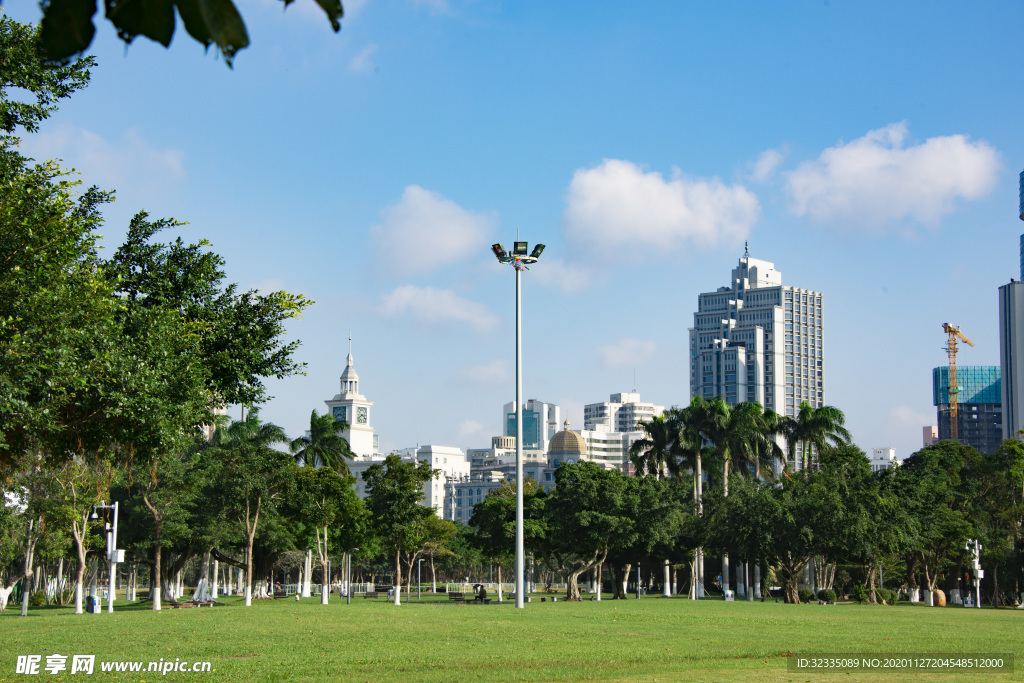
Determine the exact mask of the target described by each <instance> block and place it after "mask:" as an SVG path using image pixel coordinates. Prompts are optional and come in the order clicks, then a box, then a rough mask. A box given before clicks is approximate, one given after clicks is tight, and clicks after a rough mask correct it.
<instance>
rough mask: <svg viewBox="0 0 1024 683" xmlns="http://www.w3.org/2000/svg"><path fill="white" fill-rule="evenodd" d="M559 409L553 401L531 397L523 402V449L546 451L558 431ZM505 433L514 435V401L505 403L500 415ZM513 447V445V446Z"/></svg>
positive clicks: (505, 434)
mask: <svg viewBox="0 0 1024 683" xmlns="http://www.w3.org/2000/svg"><path fill="white" fill-rule="evenodd" d="M560 417H561V409H560V408H559V407H558V406H556V405H555V404H554V403H545V402H544V401H538V400H537V399H535V398H531V399H530V400H529V401H527V402H526V403H524V404H523V450H534V451H543V452H545V453H546V452H547V450H548V443H550V441H551V437H553V436H554V435H555V433H556V432H557V431H558V426H559V418H560ZM501 422H502V424H503V425H504V430H505V433H504V434H503V436H512V437H514V436H515V435H516V402H515V401H512V402H511V403H506V404H505V410H504V413H503V415H502V421H501ZM513 447H514V446H513Z"/></svg>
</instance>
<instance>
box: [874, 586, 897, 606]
mask: <svg viewBox="0 0 1024 683" xmlns="http://www.w3.org/2000/svg"><path fill="white" fill-rule="evenodd" d="M875 593H877V594H878V599H879V601H882V600H884V601H885V604H887V605H895V604H896V591H894V590H892V589H890V588H876V589H875Z"/></svg>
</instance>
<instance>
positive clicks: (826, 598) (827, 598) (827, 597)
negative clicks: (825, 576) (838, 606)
mask: <svg viewBox="0 0 1024 683" xmlns="http://www.w3.org/2000/svg"><path fill="white" fill-rule="evenodd" d="M818 599H819V600H821V601H822V602H835V601H836V592H835V591H834V590H832V589H831V588H823V589H822V590H820V591H818Z"/></svg>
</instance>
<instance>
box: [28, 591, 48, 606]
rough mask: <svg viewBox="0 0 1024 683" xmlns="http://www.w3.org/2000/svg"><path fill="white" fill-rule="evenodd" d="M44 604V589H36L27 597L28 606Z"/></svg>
mask: <svg viewBox="0 0 1024 683" xmlns="http://www.w3.org/2000/svg"><path fill="white" fill-rule="evenodd" d="M45 604H46V593H45V592H44V591H36V592H35V593H33V594H32V595H31V597H29V599H28V605H29V607H42V606H43V605H45Z"/></svg>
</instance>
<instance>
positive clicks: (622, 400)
mask: <svg viewBox="0 0 1024 683" xmlns="http://www.w3.org/2000/svg"><path fill="white" fill-rule="evenodd" d="M663 412H665V406H658V405H655V404H653V403H641V401H640V394H638V393H637V392H635V391H633V392H629V393H620V394H612V395H611V396H610V397H609V400H608V401H606V402H604V403H588V404H587V405H585V406H584V407H583V429H587V430H597V429H598V428H599V425H600V426H603V427H606V428H607V429H608V431H612V432H632V431H636V430H637V429H638V427H637V424H638V423H640V422H650V420H651V418H652V417H654V416H655V415H661V414H662V413H663Z"/></svg>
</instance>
